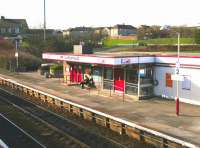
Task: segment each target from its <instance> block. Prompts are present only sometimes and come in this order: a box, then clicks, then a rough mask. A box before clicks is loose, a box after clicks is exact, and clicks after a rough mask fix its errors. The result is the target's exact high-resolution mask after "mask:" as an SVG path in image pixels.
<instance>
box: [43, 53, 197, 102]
mask: <svg viewBox="0 0 200 148" xmlns="http://www.w3.org/2000/svg"><path fill="white" fill-rule="evenodd" d="M43 59H45V60H55V61H62V62H63V67H64V70H63V71H64V81H65V83H67V84H79V83H80V82H81V81H83V79H84V75H85V74H87V75H90V76H91V77H92V78H93V81H94V84H95V87H96V88H98V89H105V90H106V89H109V90H112V91H113V92H115V93H124V94H125V95H129V96H133V97H136V98H138V99H142V98H150V97H153V96H161V97H162V98H169V99H174V98H175V97H176V90H177V86H176V81H174V80H172V77H173V76H174V74H175V70H176V61H177V58H176V55H164V56H163V55H133V56H123V55H121V56H119V55H102V54H99V55H98V54H71V53H43ZM180 66H181V67H180V75H181V77H182V80H181V82H180V83H179V86H178V90H179V94H180V101H182V102H186V103H191V104H198V105H200V93H199V90H200V78H199V76H200V56H181V57H180Z"/></svg>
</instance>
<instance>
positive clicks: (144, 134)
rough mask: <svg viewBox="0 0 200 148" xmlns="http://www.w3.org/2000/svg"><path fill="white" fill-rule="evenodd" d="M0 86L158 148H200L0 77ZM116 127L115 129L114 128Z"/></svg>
mask: <svg viewBox="0 0 200 148" xmlns="http://www.w3.org/2000/svg"><path fill="white" fill-rule="evenodd" d="M0 85H1V86H5V87H9V88H10V89H13V90H16V92H18V93H19V92H21V93H23V94H26V95H29V96H31V97H35V98H37V99H38V100H40V101H41V102H44V103H46V105H48V104H52V106H54V107H58V108H60V109H63V110H67V111H68V112H71V113H74V114H76V115H79V116H80V117H82V118H84V119H86V120H88V119H89V120H92V121H94V122H95V123H97V124H99V121H98V120H100V121H102V124H101V125H103V126H105V127H107V128H109V129H111V130H114V131H117V132H119V133H120V134H125V135H129V136H131V135H134V136H132V137H133V138H136V137H137V138H136V139H138V140H140V141H142V142H149V143H152V144H154V145H156V146H159V147H160V146H162V147H172V148H175V147H190V148H197V147H198V146H196V145H194V144H192V143H189V142H186V141H183V140H180V139H177V138H174V137H172V136H168V135H166V134H163V133H160V132H157V131H155V130H152V129H149V128H145V127H143V126H140V125H137V124H135V123H133V122H129V121H126V120H124V119H121V118H117V117H114V116H112V115H109V114H106V113H103V112H100V111H97V110H95V109H92V108H89V107H86V106H83V105H80V104H77V103H74V102H71V101H68V100H66V99H64V98H60V97H57V96H54V95H51V94H49V93H46V92H43V91H40V90H38V89H35V88H31V87H28V86H25V85H23V84H20V83H18V82H16V81H13V80H10V79H6V78H3V77H1V76H0ZM113 126H115V127H113Z"/></svg>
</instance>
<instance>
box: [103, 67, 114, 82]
mask: <svg viewBox="0 0 200 148" xmlns="http://www.w3.org/2000/svg"><path fill="white" fill-rule="evenodd" d="M104 79H109V80H112V79H113V69H112V68H105V69H104Z"/></svg>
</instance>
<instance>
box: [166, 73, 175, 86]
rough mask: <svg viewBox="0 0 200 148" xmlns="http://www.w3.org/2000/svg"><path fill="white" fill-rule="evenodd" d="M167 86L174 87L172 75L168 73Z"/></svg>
mask: <svg viewBox="0 0 200 148" xmlns="http://www.w3.org/2000/svg"><path fill="white" fill-rule="evenodd" d="M165 85H166V87H171V88H172V87H173V81H172V79H171V73H166V74H165Z"/></svg>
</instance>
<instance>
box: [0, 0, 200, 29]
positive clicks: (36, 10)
mask: <svg viewBox="0 0 200 148" xmlns="http://www.w3.org/2000/svg"><path fill="white" fill-rule="evenodd" d="M46 5H47V10H46V11H47V27H48V28H55V29H66V28H68V27H75V26H112V25H115V24H120V23H125V24H132V25H134V26H139V25H141V24H147V25H154V24H156V25H198V24H199V23H200V11H199V6H200V0H46ZM0 15H1V16H5V17H6V18H25V19H27V22H28V24H29V26H30V27H31V28H38V27H41V26H42V24H43V0H0ZM199 25H200V24H199Z"/></svg>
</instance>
